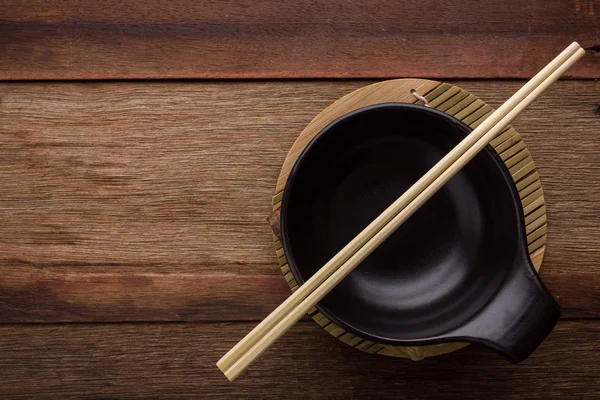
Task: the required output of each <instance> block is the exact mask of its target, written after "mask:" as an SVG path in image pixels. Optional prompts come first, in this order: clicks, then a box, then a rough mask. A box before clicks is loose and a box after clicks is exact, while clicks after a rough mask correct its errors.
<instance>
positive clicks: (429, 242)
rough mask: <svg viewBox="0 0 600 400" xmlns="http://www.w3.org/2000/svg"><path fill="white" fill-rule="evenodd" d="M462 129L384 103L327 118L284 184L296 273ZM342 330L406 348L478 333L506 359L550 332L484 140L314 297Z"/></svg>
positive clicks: (512, 200)
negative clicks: (336, 282)
mask: <svg viewBox="0 0 600 400" xmlns="http://www.w3.org/2000/svg"><path fill="white" fill-rule="evenodd" d="M470 131H471V128H469V127H468V126H467V125H465V124H463V123H462V122H460V121H458V120H456V119H454V118H453V117H451V116H449V115H447V114H444V113H442V112H439V111H436V110H433V109H430V108H426V107H422V106H416V105H408V104H402V103H388V104H380V105H375V106H370V107H366V108H363V109H360V110H357V111H355V112H352V113H349V114H347V115H345V116H343V117H341V118H339V119H338V120H336V121H335V122H333V123H331V124H330V125H329V126H327V127H326V128H325V129H323V131H321V132H320V133H319V134H318V135H317V136H316V137H315V138H314V139H313V140H312V142H311V143H310V144H309V145H308V146H307V147H306V149H305V150H304V152H303V153H302V154H301V155H300V157H299V158H298V160H297V162H296V164H295V166H294V168H293V170H292V172H291V174H290V176H289V178H288V181H287V185H286V187H285V191H284V195H283V203H282V207H281V232H282V241H283V247H284V250H285V254H286V257H287V260H288V263H289V266H290V269H291V271H292V273H293V275H294V277H295V278H296V281H297V282H298V283H299V284H302V283H303V282H304V281H306V280H307V279H308V278H309V277H310V276H311V275H312V274H313V273H315V272H316V271H317V270H318V269H319V268H321V267H322V266H323V265H324V264H325V263H326V262H327V261H328V260H329V259H330V258H331V257H332V256H333V255H335V254H336V253H337V252H338V251H339V250H340V249H341V248H342V247H344V246H345V245H346V244H347V243H348V242H349V241H350V240H351V239H352V238H353V237H355V236H356V235H357V234H358V233H359V232H360V231H361V230H362V229H363V228H364V227H366V226H367V225H368V224H369V223H370V222H371V221H372V220H373V219H375V218H376V217H377V216H378V215H379V214H380V213H381V212H382V211H383V210H384V209H385V208H387V207H388V206H389V205H390V204H391V203H392V202H393V201H394V200H395V199H396V198H398V197H399V196H400V195H401V194H402V193H403V192H404V191H406V190H407V189H408V188H409V187H410V186H411V185H412V184H413V183H414V182H416V181H417V179H419V178H420V177H421V176H422V175H423V174H424V173H425V172H427V171H428V170H429V169H430V168H431V167H432V166H433V165H434V164H435V163H436V162H437V161H439V160H440V159H441V158H442V157H443V156H444V155H445V154H447V153H448V152H449V151H450V150H451V149H452V148H453V147H454V146H455V145H456V144H457V143H458V142H459V141H460V140H461V139H463V138H464V137H465V136H466V135H467V134H468V133H469V132H470ZM317 308H318V309H319V311H321V312H322V313H323V314H324V315H325V316H326V317H327V318H329V319H330V320H331V321H333V322H334V323H336V324H338V325H339V326H341V327H343V328H344V329H346V330H347V331H349V332H352V333H354V334H356V335H359V336H362V337H364V338H367V339H370V340H373V341H375V342H378V343H383V344H391V345H399V346H415V345H425V344H434V343H442V342H453V341H468V342H479V343H483V344H486V345H488V346H490V347H492V348H494V349H495V350H497V351H499V352H501V353H502V354H504V355H505V356H506V357H508V358H509V359H510V360H512V361H515V362H518V361H521V360H522V359H524V358H525V357H527V356H528V355H529V354H530V353H531V352H532V351H533V350H534V349H535V348H536V347H537V346H538V345H539V344H540V343H541V342H542V341H543V340H544V338H545V337H546V336H547V335H548V334H549V333H550V331H551V330H552V328H553V327H554V325H555V323H556V322H557V320H558V318H559V314H560V309H559V306H558V304H557V303H556V302H555V300H554V299H553V297H552V296H551V295H550V293H549V292H548V291H547V289H546V288H545V287H544V285H543V283H542V282H541V281H540V280H539V278H538V277H537V274H536V272H535V270H534V269H533V265H532V264H531V261H530V259H529V255H528V252H527V246H526V234H525V228H524V220H523V212H522V208H521V206H520V200H519V196H518V192H517V190H516V187H515V184H514V182H513V180H512V179H511V176H510V174H509V172H508V170H507V168H506V166H505V165H504V163H503V162H502V160H501V159H500V157H499V156H498V155H497V154H496V153H495V152H494V150H493V149H492V148H491V147H490V146H488V147H487V148H486V149H485V150H484V151H482V152H481V153H479V154H478V155H477V156H476V157H475V158H474V159H473V160H472V161H471V162H470V163H469V164H468V165H467V166H466V167H465V168H463V169H462V170H461V171H460V172H459V173H458V174H457V175H456V176H454V177H453V178H452V179H451V180H450V181H449V182H448V183H447V184H446V185H445V186H444V187H443V188H442V189H441V190H440V191H439V192H438V193H436V194H435V195H434V196H433V197H432V198H431V199H430V200H429V201H428V202H427V203H426V204H425V205H424V206H423V207H422V208H421V209H419V210H418V211H417V212H416V213H415V214H414V215H413V216H412V217H410V218H409V219H408V220H407V221H406V222H405V223H404V224H403V225H402V226H401V227H400V228H399V229H398V230H397V231H396V232H395V233H394V234H393V235H392V236H391V237H390V238H388V239H387V240H386V241H385V242H384V243H383V244H382V245H381V246H380V247H379V248H377V249H376V250H375V251H374V252H373V253H372V254H371V255H370V256H369V257H368V258H367V259H366V260H364V261H363V262H362V263H361V265H359V266H358V267H357V268H356V269H355V270H354V271H353V272H352V273H351V274H350V275H349V276H347V277H346V278H345V279H344V280H343V281H342V282H341V283H340V284H339V285H338V286H337V287H336V288H334V289H333V290H332V291H331V292H330V293H329V294H328V295H327V296H326V297H325V298H324V299H323V300H322V301H321V302H320V303H319V305H318V306H317Z"/></svg>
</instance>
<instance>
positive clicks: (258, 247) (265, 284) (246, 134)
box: [0, 81, 600, 323]
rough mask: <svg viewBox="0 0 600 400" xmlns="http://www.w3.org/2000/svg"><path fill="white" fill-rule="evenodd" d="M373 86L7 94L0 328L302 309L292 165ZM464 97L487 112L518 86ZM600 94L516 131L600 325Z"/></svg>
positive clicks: (519, 124)
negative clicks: (304, 143) (288, 270)
mask: <svg viewBox="0 0 600 400" xmlns="http://www.w3.org/2000/svg"><path fill="white" fill-rule="evenodd" d="M366 83H367V82H364V81H359V82H356V81H343V82H328V81H319V82H300V81H296V82H291V81H290V82H254V83H248V82H236V83H232V82H220V83H217V82H215V83H206V82H204V83H201V84H199V83H197V82H144V83H142V82H104V83H94V84H90V83H35V84H34V83H4V84H0V100H1V102H0V120H2V124H0V182H2V191H1V192H0V321H2V322H3V323H8V322H57V321H73V322H84V321H164V320H173V321H225V320H259V319H262V318H264V316H265V315H267V313H268V312H270V311H271V310H273V309H274V308H275V307H276V306H277V305H278V304H279V303H280V302H281V301H282V300H283V299H284V298H285V297H286V296H287V295H288V294H289V291H288V290H289V289H287V287H286V286H287V285H286V283H285V280H284V279H283V277H281V275H280V274H281V272H280V270H279V268H280V267H279V266H278V260H277V257H276V256H275V252H274V251H273V238H272V233H271V230H270V227H269V225H268V223H267V221H266V217H267V216H269V215H270V213H271V200H272V197H273V195H274V192H275V182H276V179H277V176H278V174H279V169H280V167H281V164H282V162H283V160H284V158H285V155H286V153H287V151H288V150H289V148H290V147H291V145H292V143H293V142H294V140H295V139H296V137H297V135H298V134H299V133H300V132H301V131H302V129H303V128H304V127H305V126H306V124H307V123H308V122H309V121H310V120H311V119H312V118H313V117H314V116H315V115H316V114H317V113H318V112H319V111H320V110H322V109H323V108H324V107H325V106H326V105H328V104H329V103H331V102H332V101H334V100H335V99H337V98H339V97H341V96H342V95H343V94H346V93H348V92H349V91H351V90H353V89H356V88H358V87H361V86H363V85H365V84H366ZM453 83H455V84H457V85H458V86H460V87H462V88H464V89H465V90H468V91H470V92H473V93H474V94H476V95H477V96H480V97H481V98H482V99H484V100H486V101H488V102H489V103H490V106H492V107H497V106H498V105H499V104H500V103H501V102H502V101H504V100H505V99H506V98H508V97H509V96H510V94H511V93H513V92H514V91H515V90H516V89H517V88H518V87H519V86H520V83H519V82H511V81H501V82H490V81H482V82H479V81H457V82H453ZM599 91H600V82H594V81H561V82H558V83H557V84H556V85H555V86H553V88H552V89H551V90H550V91H549V92H548V93H547V94H546V95H544V96H543V97H542V98H540V99H539V100H538V101H537V102H536V103H535V104H533V105H532V106H531V108H530V109H528V110H527V111H526V112H525V113H524V114H523V115H522V116H521V117H520V118H519V119H518V120H517V121H515V128H516V129H517V130H518V131H519V133H521V134H522V136H523V139H524V141H525V143H526V144H527V147H528V148H529V149H530V151H531V156H532V158H533V160H534V162H535V163H536V166H537V168H538V171H539V174H540V177H541V181H542V184H543V189H544V197H545V200H546V207H547V213H548V214H547V219H548V243H547V252H546V256H545V258H544V265H543V268H542V277H543V279H544V281H545V282H546V283H547V284H548V287H549V288H550V290H551V291H552V292H553V294H555V295H556V296H557V297H558V298H559V302H560V303H561V304H562V305H563V307H564V308H565V311H564V314H563V315H564V316H565V317H567V318H596V317H599V316H600V296H599V294H598V287H600V270H599V268H600V266H599V265H598V262H597V260H598V259H600V248H599V247H598V242H597V238H598V237H600V223H599V222H600V221H599V218H600V217H599V216H600V204H599V203H598V202H597V199H598V198H600V184H599V183H598V179H597V174H598V165H600V163H599V157H600V156H599V154H600V142H598V141H597V140H596V139H595V137H594V136H593V135H590V132H595V131H600V118H598V114H597V112H596V107H597V94H598V92H599ZM232 109H235V112H232ZM565 132H568V139H569V145H568V146H565V138H566V137H567V134H566V133H565ZM532 211H533V210H532Z"/></svg>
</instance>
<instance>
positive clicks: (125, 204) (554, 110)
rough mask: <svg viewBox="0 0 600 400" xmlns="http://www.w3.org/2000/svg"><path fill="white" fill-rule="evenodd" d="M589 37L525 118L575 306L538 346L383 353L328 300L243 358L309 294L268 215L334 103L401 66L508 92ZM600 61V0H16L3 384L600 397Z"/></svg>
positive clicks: (548, 276)
mask: <svg viewBox="0 0 600 400" xmlns="http://www.w3.org/2000/svg"><path fill="white" fill-rule="evenodd" d="M573 40H577V41H579V42H580V44H581V45H582V46H583V47H585V48H586V49H587V55H586V56H585V58H584V59H583V60H582V61H581V62H580V63H579V64H578V65H577V66H576V67H574V68H573V69H572V70H571V71H569V75H568V79H566V80H561V81H559V82H558V83H557V84H555V85H554V86H553V87H552V88H551V89H550V90H549V91H548V93H547V94H545V95H544V96H543V97H542V98H541V99H540V100H539V101H537V102H536V103H535V104H533V105H532V106H531V107H530V108H529V109H528V110H527V111H526V112H525V113H524V114H523V115H522V116H521V117H520V118H519V119H518V120H517V121H516V123H515V124H514V126H515V128H516V129H517V130H518V131H519V132H520V133H521V134H522V136H523V138H524V140H525V141H526V143H527V146H528V148H529V149H530V151H531V153H532V156H533V158H534V160H535V162H536V164H537V166H538V169H539V173H540V176H541V180H542V183H543V185H544V190H545V198H546V204H547V214H548V242H547V252H546V256H545V259H544V263H543V266H542V273H541V275H542V278H543V280H544V281H545V282H546V284H547V285H548V287H549V289H550V290H551V291H552V293H553V294H554V295H555V296H556V297H557V298H558V301H559V303H560V304H561V305H562V306H563V308H564V312H563V318H562V320H561V322H559V324H558V326H557V327H556V329H555V330H554V332H553V333H552V334H551V335H550V337H549V338H548V339H547V340H546V341H545V342H544V343H543V344H542V346H541V347H540V348H539V349H538V350H537V351H536V352H535V353H534V354H533V355H532V356H531V357H530V358H529V359H527V360H526V361H525V362H523V363H522V364H520V365H513V364H509V363H508V362H507V361H505V360H503V359H501V358H500V357H499V356H498V355H496V354H495V353H493V352H491V351H489V350H487V349H485V348H482V347H480V346H469V347H468V348H467V349H464V350H461V351H459V352H456V353H453V354H448V355H445V356H441V357H438V358H433V359H427V360H425V361H421V362H412V361H409V360H404V359H394V358H389V357H384V356H377V355H366V354H364V353H362V352H359V351H357V350H355V349H352V348H350V347H349V346H346V345H344V344H342V343H340V342H338V341H337V340H335V339H333V338H332V337H331V336H329V335H328V334H327V333H326V332H324V331H323V330H322V329H321V328H320V327H319V326H318V325H317V324H315V323H313V322H312V321H310V320H308V319H305V320H303V321H301V322H300V323H299V324H297V325H296V326H295V327H294V328H293V329H292V330H291V331H290V332H289V333H288V334H286V335H285V336H284V337H283V338H282V339H280V340H279V341H278V342H277V344H276V345H275V346H274V347H273V348H272V349H271V350H269V351H268V352H267V353H266V354H265V355H264V356H263V357H262V358H261V359H260V360H259V361H258V362H257V363H256V364H254V365H253V366H252V368H251V369H250V370H249V371H248V372H247V373H246V374H244V375H243V376H242V377H241V378H240V379H239V380H238V381H236V382H235V383H234V384H231V383H229V382H228V381H227V380H226V379H225V378H224V376H223V375H222V374H221V373H220V372H219V371H218V370H217V368H216V366H215V363H216V361H217V360H218V359H219V357H220V356H222V355H223V354H224V353H225V352H226V350H228V349H229V348H230V347H231V346H232V345H233V344H235V343H236V342H237V341H238V340H239V339H241V338H242V336H243V335H244V334H245V333H246V332H248V331H249V330H250V329H251V328H252V327H253V326H254V325H256V323H257V322H258V321H260V320H261V319H262V318H264V317H265V316H266V315H267V314H268V313H269V312H270V311H271V310H272V309H273V308H275V307H276V305H277V304H279V303H280V302H281V301H282V300H283V299H285V298H286V296H288V294H289V293H288V289H287V286H286V283H285V281H284V280H283V278H282V277H281V275H280V273H279V268H278V265H277V260H276V257H275V253H274V251H273V248H272V242H271V232H270V228H269V226H268V224H267V222H266V217H267V216H268V215H269V212H270V203H271V196H272V195H273V194H274V188H275V183H276V179H277V175H278V173H279V169H280V167H281V164H282V162H283V160H284V158H285V155H286V153H287V151H288V149H289V148H290V146H291V145H292V143H293V141H294V139H295V138H296V137H297V136H298V134H299V133H300V132H301V130H302V129H303V127H304V126H305V125H306V124H307V123H308V122H309V121H310V120H311V119H312V118H313V117H314V116H315V115H316V114H317V113H318V112H319V111H320V110H322V109H323V108H324V107H326V106H327V105H328V104H330V103H331V102H333V101H334V100H336V99H338V98H339V97H341V96H342V95H344V94H346V93H348V92H350V91H352V90H354V89H357V88H359V87H362V86H364V85H367V84H369V83H372V82H375V81H377V80H381V79H385V78H390V77H423V78H435V79H438V80H444V81H447V82H451V83H453V84H456V85H459V86H461V87H462V88H464V89H466V90H468V91H471V92H472V93H474V94H475V95H477V96H479V97H480V98H482V99H483V100H485V101H486V102H488V103H489V104H490V105H492V106H495V107H497V106H498V105H500V104H501V103H502V102H503V101H504V100H505V99H507V98H508V97H509V96H510V95H511V94H512V93H513V92H514V91H515V90H517V89H518V88H519V87H520V85H522V84H523V78H528V77H531V76H532V75H533V74H534V73H535V72H536V71H537V70H538V69H539V68H541V67H542V66H543V65H544V64H545V63H547V62H548V61H549V60H550V59H551V58H552V57H553V56H554V55H556V54H557V53H558V52H559V51H560V50H562V49H563V48H564V47H566V45H568V44H569V43H570V42H571V41H573ZM282 78H296V79H282ZM340 78H344V79H340ZM597 78H600V1H599V0H575V1H550V2H543V1H531V2H521V1H518V0H507V1H504V2H469V1H458V2H456V1H450V0H441V1H430V0H423V1H420V2H409V1H375V2H366V3H365V2H359V1H317V0H300V1H296V2H294V3H290V2H282V1H261V2H255V1H250V0H242V1H223V2H212V1H207V0H201V1H191V0H176V1H170V2H159V1H149V2H143V1H134V0H130V1H116V0H111V1H103V2H92V1H90V0H66V1H58V0H47V1H28V2H19V1H8V0H1V1H0V80H1V82H0V185H1V188H2V190H1V191H0V323H1V325H0V398H2V399H10V398H27V399H29V398H53V399H54V398H78V399H109V398H110V399H113V398H114V399H117V398H118V399H134V398H170V399H181V398H211V399H212V398H222V399H238V398H267V399H281V398H311V399H320V398H344V399H346V398H382V399H388V398H399V399H402V398H406V399H427V398H432V399H446V398H448V399H452V398H469V399H470V398H473V399H477V398H484V397H485V398H489V399H493V398H502V399H505V398H511V399H522V398H540V399H548V398H577V399H597V398H598V392H599V390H600V379H599V378H600V369H599V365H600V202H599V199H600V178H599V174H600V163H599V162H600V140H599V139H598V134H599V133H600V81H597Z"/></svg>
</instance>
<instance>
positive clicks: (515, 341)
mask: <svg viewBox="0 0 600 400" xmlns="http://www.w3.org/2000/svg"><path fill="white" fill-rule="evenodd" d="M519 258H521V257H519ZM521 259H522V261H519V262H518V263H517V265H515V266H514V268H512V271H511V274H510V277H509V278H508V279H507V282H506V284H505V285H503V287H502V288H501V289H500V290H499V292H498V293H497V295H496V296H495V297H494V299H493V300H491V301H490V303H488V304H487V305H486V306H485V308H484V310H483V311H482V312H481V313H480V314H478V316H476V317H475V318H474V319H473V320H471V321H469V322H468V323H467V324H466V325H463V326H462V327H461V328H459V329H458V330H457V331H455V332H454V334H456V335H457V336H460V337H461V339H463V340H465V341H468V342H475V343H482V344H484V345H486V346H488V347H490V348H492V349H494V350H496V351H497V352H499V353H500V354H502V355H503V356H505V357H506V358H508V359H509V360H510V361H512V362H515V363H519V362H521V361H523V360H524V359H525V358H527V357H528V356H529V355H530V354H531V353H532V352H533V351H534V350H535V349H536V348H537V347H538V346H539V345H540V344H541V343H542V342H543V341H544V339H546V337H547V336H548V335H549V334H550V332H551V331H552V329H553V328H554V326H555V325H556V323H557V322H558V319H559V318H560V306H559V305H558V303H557V302H556V300H555V299H554V297H553V296H552V294H551V293H550V292H549V291H548V289H547V288H546V286H545V285H544V283H543V282H542V281H541V280H540V278H539V277H538V275H537V273H536V272H535V270H534V269H533V265H532V264H531V260H530V259H529V257H528V256H526V255H525V256H523V257H522V258H521ZM519 264H520V265H519Z"/></svg>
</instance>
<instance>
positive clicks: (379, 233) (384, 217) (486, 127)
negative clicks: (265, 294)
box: [217, 43, 585, 380]
mask: <svg viewBox="0 0 600 400" xmlns="http://www.w3.org/2000/svg"><path fill="white" fill-rule="evenodd" d="M583 54H585V52H584V51H583V50H582V49H581V47H580V46H579V45H578V44H577V43H573V44H571V46H569V47H568V48H567V49H565V50H564V51H563V52H562V53H561V54H560V55H559V56H558V57H556V58H555V59H554V60H553V61H552V62H551V63H550V64H548V65H547V66H546V67H545V68H544V69H543V70H542V71H540V72H539V73H538V74H537V75H536V76H535V77H534V78H532V79H531V80H530V81H529V82H528V83H527V84H526V85H524V86H523V87H522V88H521V89H520V90H519V91H518V92H517V93H515V95H513V96H512V97H511V98H510V99H509V100H508V101H507V102H506V103H504V104H503V105H502V106H501V107H500V108H498V110H496V111H495V112H494V113H492V115H490V117H488V118H487V119H486V120H485V121H484V122H483V123H482V124H481V125H479V127H478V128H477V129H475V130H474V131H473V132H471V134H469V136H467V137H466V138H465V139H464V140H463V141H462V142H460V143H459V144H458V145H457V146H456V147H455V148H454V149H453V150H452V151H451V152H450V153H448V155H447V156H446V157H444V158H443V159H442V160H441V161H440V162H439V163H438V164H436V165H435V166H434V167H433V168H432V169H431V170H430V171H429V172H428V173H427V174H425V175H424V176H423V177H422V178H421V179H420V180H419V181H418V182H417V183H416V184H415V185H413V187H411V188H410V189H409V190H408V191H407V192H406V193H405V194H404V195H402V196H401V197H400V198H399V199H398V200H397V201H396V202H394V203H393V204H392V205H391V206H390V207H389V208H388V209H387V210H386V211H384V212H383V213H382V214H381V215H380V216H379V217H378V218H377V219H376V220H375V221H373V222H372V223H371V224H370V225H369V226H368V227H367V228H365V229H364V230H363V231H362V232H361V233H360V234H359V235H358V236H357V237H356V238H355V239H353V240H352V241H351V242H350V243H349V244H348V245H347V246H346V247H344V249H342V250H341V251H340V252H339V253H338V254H337V255H336V256H335V257H334V258H333V259H332V260H330V261H329V262H328V263H327V264H326V265H325V266H324V267H323V268H321V269H320V270H319V271H318V272H317V273H316V274H315V275H313V277H312V278H311V279H309V280H308V281H307V282H306V283H305V284H304V285H302V286H300V288H299V289H298V290H297V291H296V292H295V293H294V294H292V296H290V298H288V299H287V300H286V301H285V302H284V303H282V304H281V305H280V306H279V307H278V308H277V309H276V310H275V311H274V312H273V313H271V315H269V316H268V317H267V318H266V319H265V320H264V321H263V322H262V323H261V324H259V325H258V326H257V327H256V328H255V329H254V330H253V331H252V332H250V333H249V334H248V335H247V336H246V337H245V338H244V339H243V340H242V341H241V342H240V343H238V344H237V345H236V346H235V347H234V348H233V349H231V350H230V351H229V352H228V353H227V354H226V355H225V356H224V357H223V358H222V359H221V360H220V361H219V362H218V363H217V365H218V366H219V368H220V369H221V370H222V371H223V372H224V373H225V375H226V376H227V378H228V379H230V380H234V379H235V378H236V377H237V376H238V375H239V373H241V372H242V371H243V370H244V369H245V368H246V367H247V366H248V365H249V364H250V363H251V362H252V361H253V360H254V359H255V358H256V357H258V356H259V355H260V354H261V353H262V352H263V351H264V350H266V349H267V348H268V347H269V346H270V344H271V343H272V342H273V341H275V340H277V338H279V337H280V336H281V335H282V334H283V333H284V332H285V331H286V330H287V329H289V327H291V326H292V325H293V324H294V323H295V322H297V321H298V320H299V319H300V318H301V317H302V316H303V315H304V314H305V313H306V312H307V311H308V310H309V309H310V308H311V307H313V306H314V305H315V304H316V303H317V302H318V301H319V300H321V298H323V297H324V296H325V295H326V294H327V293H328V292H329V291H330V290H331V289H332V288H333V287H335V285H337V284H338V283H339V282H340V281H341V280H342V279H343V278H344V277H345V276H346V275H348V274H349V273H350V272H351V271H352V270H353V269H354V268H355V267H356V266H357V265H358V264H359V263H360V262H361V261H362V260H364V258H366V257H367V256H368V255H369V254H370V253H371V252H372V251H373V250H374V249H375V248H377V246H379V244H380V243H382V242H383V241H384V240H385V239H386V238H387V237H388V236H389V235H390V234H391V233H392V232H394V231H395V230H396V229H397V228H398V226H400V225H401V224H402V223H403V222H404V221H405V220H406V219H407V218H408V217H409V216H410V215H412V214H413V213H414V212H415V211H416V210H417V209H418V208H419V207H420V206H421V205H422V204H423V203H424V202H425V201H426V200H427V199H429V197H431V196H432V195H433V194H434V193H435V192H437V190H439V188H441V187H442V186H443V185H444V184H445V183H446V182H447V181H448V180H449V179H450V178H451V177H452V176H453V175H454V174H456V172H458V171H459V170H460V169H461V168H462V167H463V166H464V165H465V164H466V163H467V162H468V161H469V160H470V159H472V158H473V157H474V156H475V155H476V154H477V153H478V152H479V151H481V150H482V149H483V148H484V147H485V146H486V145H487V144H488V143H489V141H490V140H492V139H493V138H494V137H495V136H496V135H497V134H498V133H499V132H500V131H501V130H503V129H504V128H505V127H506V126H507V125H508V124H510V122H511V121H512V120H513V119H514V118H516V116H518V115H519V114H520V113H521V112H522V110H523V109H524V108H525V107H527V106H528V105H529V104H531V102H533V101H534V100H535V99H536V98H537V97H538V96H539V95H540V94H541V93H542V92H543V91H544V90H545V89H546V88H547V87H548V86H550V85H551V84H552V83H553V82H554V81H555V80H556V79H558V78H559V77H560V76H561V75H562V74H563V73H564V72H565V71H566V70H567V69H568V68H569V67H570V66H571V65H573V64H574V63H575V62H576V61H577V60H578V59H579V58H581V56H583ZM340 264H343V265H341V266H340ZM336 267H337V268H336ZM316 278H318V279H316ZM311 281H312V282H311ZM302 289H304V291H303V292H301V290H302Z"/></svg>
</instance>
